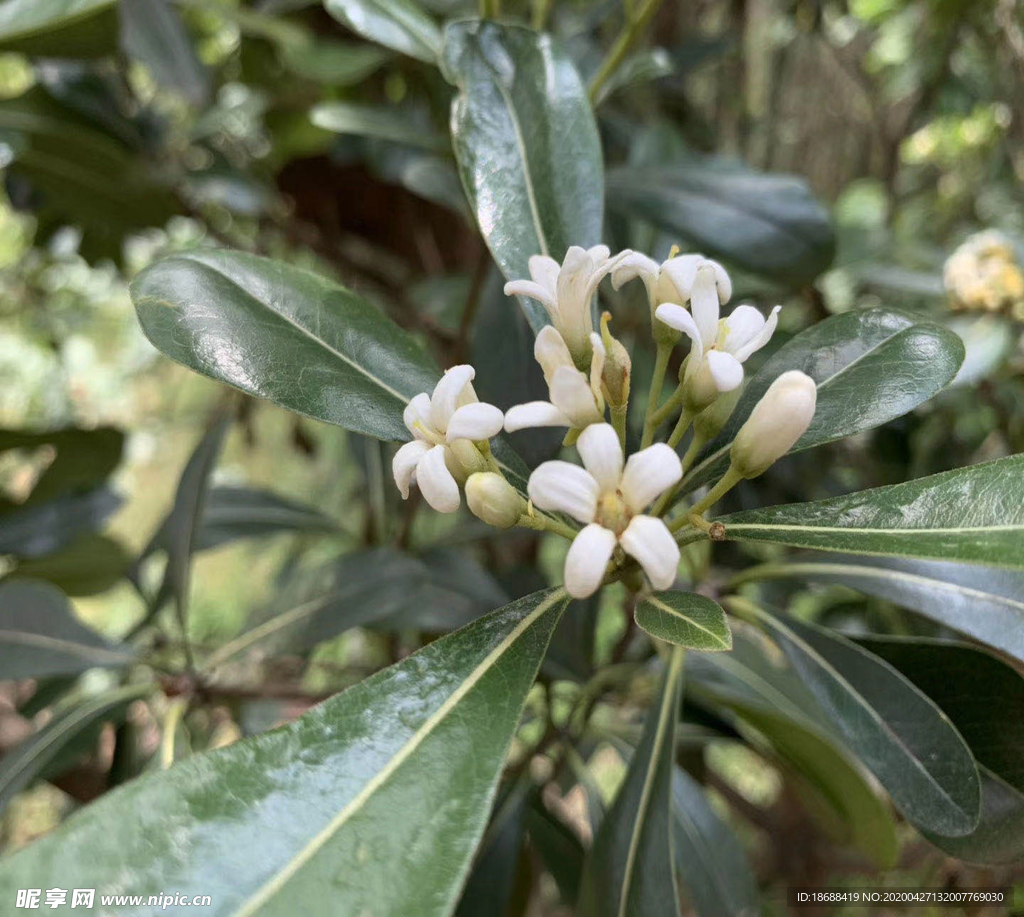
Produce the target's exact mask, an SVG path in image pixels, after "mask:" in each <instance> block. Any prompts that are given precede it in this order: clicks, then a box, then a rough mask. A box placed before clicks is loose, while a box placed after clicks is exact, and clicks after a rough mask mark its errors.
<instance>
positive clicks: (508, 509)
mask: <svg viewBox="0 0 1024 917" xmlns="http://www.w3.org/2000/svg"><path fill="white" fill-rule="evenodd" d="M466 502H467V503H468V504H469V509H470V511H471V512H472V513H473V515H474V516H476V517H477V518H479V519H483V521H484V522H486V523H487V524H488V525H493V526H495V528H499V529H510V528H512V526H514V525H515V524H516V523H517V522H518V521H519V517H520V516H521V515H522V514H523V511H524V510H525V508H526V501H525V500H523V498H522V497H521V496H520V495H519V494H518V493H517V492H516V489H515V488H514V487H513V486H512V485H511V484H509V482H508V481H506V480H505V479H504V478H503V477H502V476H501V475H500V474H495V473H494V472H493V471H483V472H477V473H476V474H471V475H470V476H469V480H468V481H466Z"/></svg>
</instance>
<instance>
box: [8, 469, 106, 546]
mask: <svg viewBox="0 0 1024 917" xmlns="http://www.w3.org/2000/svg"><path fill="white" fill-rule="evenodd" d="M121 503H122V500H121V498H120V497H119V496H118V495H117V494H115V493H112V492H111V491H110V490H108V489H107V488H106V487H105V486H101V487H96V488H94V489H93V490H89V491H85V492H84V493H80V494H72V495H67V496H62V497H54V498H53V499H52V500H47V501H45V502H43V503H32V504H29V505H26V506H23V507H22V508H21V509H19V510H14V511H13V512H9V513H6V514H5V515H3V516H0V554H13V555H15V556H16V557H21V558H34V557H42V556H43V555H45V554H51V553H53V552H54V551H56V550H58V549H60V548H61V547H63V546H64V545H66V544H67V543H68V542H70V541H71V540H72V539H74V538H76V537H77V536H79V535H81V534H83V533H85V532H91V531H94V530H95V529H98V528H100V527H101V526H102V525H103V523H104V522H106V521H107V519H109V518H110V516H112V515H113V514H114V513H115V512H116V511H117V510H118V509H119V508H120V506H121Z"/></svg>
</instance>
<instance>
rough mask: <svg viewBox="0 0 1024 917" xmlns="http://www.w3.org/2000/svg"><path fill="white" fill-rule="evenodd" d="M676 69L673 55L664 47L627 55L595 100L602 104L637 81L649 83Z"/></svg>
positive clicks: (597, 103)
mask: <svg viewBox="0 0 1024 917" xmlns="http://www.w3.org/2000/svg"><path fill="white" fill-rule="evenodd" d="M674 70H675V67H673V65H672V57H671V55H670V54H669V53H668V51H666V50H665V49H664V48H646V49H644V50H642V51H637V52H636V53H634V54H631V55H630V56H629V57H627V58H626V59H625V60H624V61H623V62H622V63H621V64H620V65H619V67H618V68H617V69H616V70H615V72H614V73H613V74H612V75H611V76H610V77H609V78H608V80H607V82H605V83H604V85H603V86H601V91H600V92H599V93H598V96H597V99H596V100H595V103H594V104H596V105H600V104H601V103H602V102H603V101H604V100H605V99H607V98H608V97H609V96H610V95H612V93H614V92H617V91H618V90H620V89H622V88H624V87H626V86H631V85H633V84H635V83H648V82H651V81H653V80H658V79H661V78H662V77H663V76H668V75H669V74H671V73H672V72H673V71H674Z"/></svg>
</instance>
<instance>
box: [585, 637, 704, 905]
mask: <svg viewBox="0 0 1024 917" xmlns="http://www.w3.org/2000/svg"><path fill="white" fill-rule="evenodd" d="M683 656H684V650H682V649H681V648H679V647H677V648H675V649H674V650H673V651H672V656H671V659H670V661H669V664H668V667H667V668H666V670H665V677H664V679H663V681H662V686H661V691H660V692H659V696H658V701H657V703H656V704H655V705H654V706H652V707H651V710H650V713H649V714H648V716H647V723H646V725H645V726H644V733H643V737H642V738H641V740H640V745H639V746H638V747H637V750H636V753H635V754H634V755H633V758H632V760H631V761H630V764H629V770H628V771H627V772H626V777H625V779H624V781H623V783H622V786H621V787H620V788H619V791H618V794H617V795H616V797H615V801H614V802H613V803H612V807H611V809H610V810H609V812H608V814H607V815H606V816H605V817H604V819H603V820H602V822H601V827H600V828H599V829H598V831H597V836H596V837H595V838H594V845H593V847H591V849H590V853H589V855H588V856H587V860H586V863H585V864H584V869H583V879H582V883H581V886H580V906H579V914H580V917H604V915H611V917H626V915H629V917H661V915H664V914H666V913H669V914H675V913H678V911H679V904H678V899H679V894H678V890H677V888H676V880H675V864H674V863H673V862H672V846H671V842H670V840H669V835H670V831H671V822H670V817H671V815H670V812H671V798H672V797H671V792H672V771H673V763H672V762H673V758H674V756H675V734H676V720H677V718H678V716H679V702H680V697H681V693H682V685H683Z"/></svg>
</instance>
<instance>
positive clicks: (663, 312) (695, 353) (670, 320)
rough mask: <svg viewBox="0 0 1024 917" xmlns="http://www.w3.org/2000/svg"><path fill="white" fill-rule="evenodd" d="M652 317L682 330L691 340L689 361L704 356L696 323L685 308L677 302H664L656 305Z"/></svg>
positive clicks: (697, 360) (696, 360)
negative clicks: (691, 358) (690, 358)
mask: <svg viewBox="0 0 1024 917" xmlns="http://www.w3.org/2000/svg"><path fill="white" fill-rule="evenodd" d="M654 317H655V318H656V319H658V321H661V322H664V323H665V324H666V325H668V326H669V327H670V328H675V329H676V331H682V332H683V334H685V335H686V336H687V337H688V338H689V339H690V340H691V341H693V347H692V348H690V355H691V356H692V357H693V360H692V361H691V362H699V361H700V359H701V357H703V356H704V346H703V343H702V341H701V339H700V332H699V331H698V330H697V323H696V322H695V321H694V320H693V316H692V315H690V313H689V312H688V311H687V310H686V309H684V308H683V307H682V306H680V305H678V304H677V303H674V302H666V303H662V304H661V305H660V306H658V308H657V310H656V311H655V313H654Z"/></svg>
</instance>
